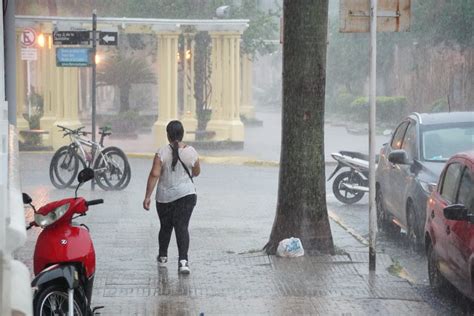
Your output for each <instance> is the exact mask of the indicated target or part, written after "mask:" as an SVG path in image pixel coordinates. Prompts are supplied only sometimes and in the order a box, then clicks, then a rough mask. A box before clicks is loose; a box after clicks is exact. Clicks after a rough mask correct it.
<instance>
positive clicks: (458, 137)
mask: <svg viewBox="0 0 474 316" xmlns="http://www.w3.org/2000/svg"><path fill="white" fill-rule="evenodd" d="M473 148H474V123H463V124H450V125H446V124H443V125H433V126H429V127H428V128H427V129H425V130H424V132H423V134H422V158H423V160H426V161H440V162H444V161H447V160H448V159H449V158H450V157H451V156H453V155H454V154H456V153H458V152H462V151H468V150H472V149H473Z"/></svg>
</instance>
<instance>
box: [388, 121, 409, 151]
mask: <svg viewBox="0 0 474 316" xmlns="http://www.w3.org/2000/svg"><path fill="white" fill-rule="evenodd" d="M407 126H408V122H403V123H402V124H400V125H399V126H398V128H397V130H396V131H395V133H394V134H393V138H392V142H391V143H390V146H391V147H392V149H400V148H401V146H402V140H403V136H405V131H406V129H407Z"/></svg>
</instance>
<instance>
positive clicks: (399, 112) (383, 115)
mask: <svg viewBox="0 0 474 316" xmlns="http://www.w3.org/2000/svg"><path fill="white" fill-rule="evenodd" d="M375 102H376V107H377V112H376V116H377V121H379V122H381V123H387V124H395V123H397V122H398V121H400V119H402V118H403V116H404V115H405V114H406V109H407V99H406V98H405V97H400V96H397V97H386V96H380V97H377V98H376V100H375ZM349 113H351V117H352V118H353V120H354V121H356V122H367V121H368V120H369V98H368V97H359V98H357V99H355V100H354V101H353V102H352V103H351V105H350V110H349Z"/></svg>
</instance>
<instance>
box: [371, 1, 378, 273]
mask: <svg viewBox="0 0 474 316" xmlns="http://www.w3.org/2000/svg"><path fill="white" fill-rule="evenodd" d="M376 67H377V0H371V1H370V88H369V104H370V108H369V271H375V267H376V251H375V244H376V237H377V209H376V204H375V97H376V75H377V72H376V70H377V68H376Z"/></svg>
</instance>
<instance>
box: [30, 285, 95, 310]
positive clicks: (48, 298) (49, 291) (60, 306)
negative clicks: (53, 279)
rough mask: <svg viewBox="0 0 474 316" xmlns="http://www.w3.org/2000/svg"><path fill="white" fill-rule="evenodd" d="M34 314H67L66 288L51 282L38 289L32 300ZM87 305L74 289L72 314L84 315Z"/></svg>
mask: <svg viewBox="0 0 474 316" xmlns="http://www.w3.org/2000/svg"><path fill="white" fill-rule="evenodd" d="M33 310H34V315H35V316H46V315H67V314H68V311H69V305H68V293H67V288H66V287H64V286H61V285H58V284H53V285H50V286H47V287H44V288H42V289H39V290H38V292H37V293H36V294H35V298H34V300H33ZM88 314H89V313H88V312H87V307H86V304H85V302H84V299H83V298H82V297H81V296H80V295H79V293H78V291H74V316H76V315H77V316H86V315H88Z"/></svg>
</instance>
